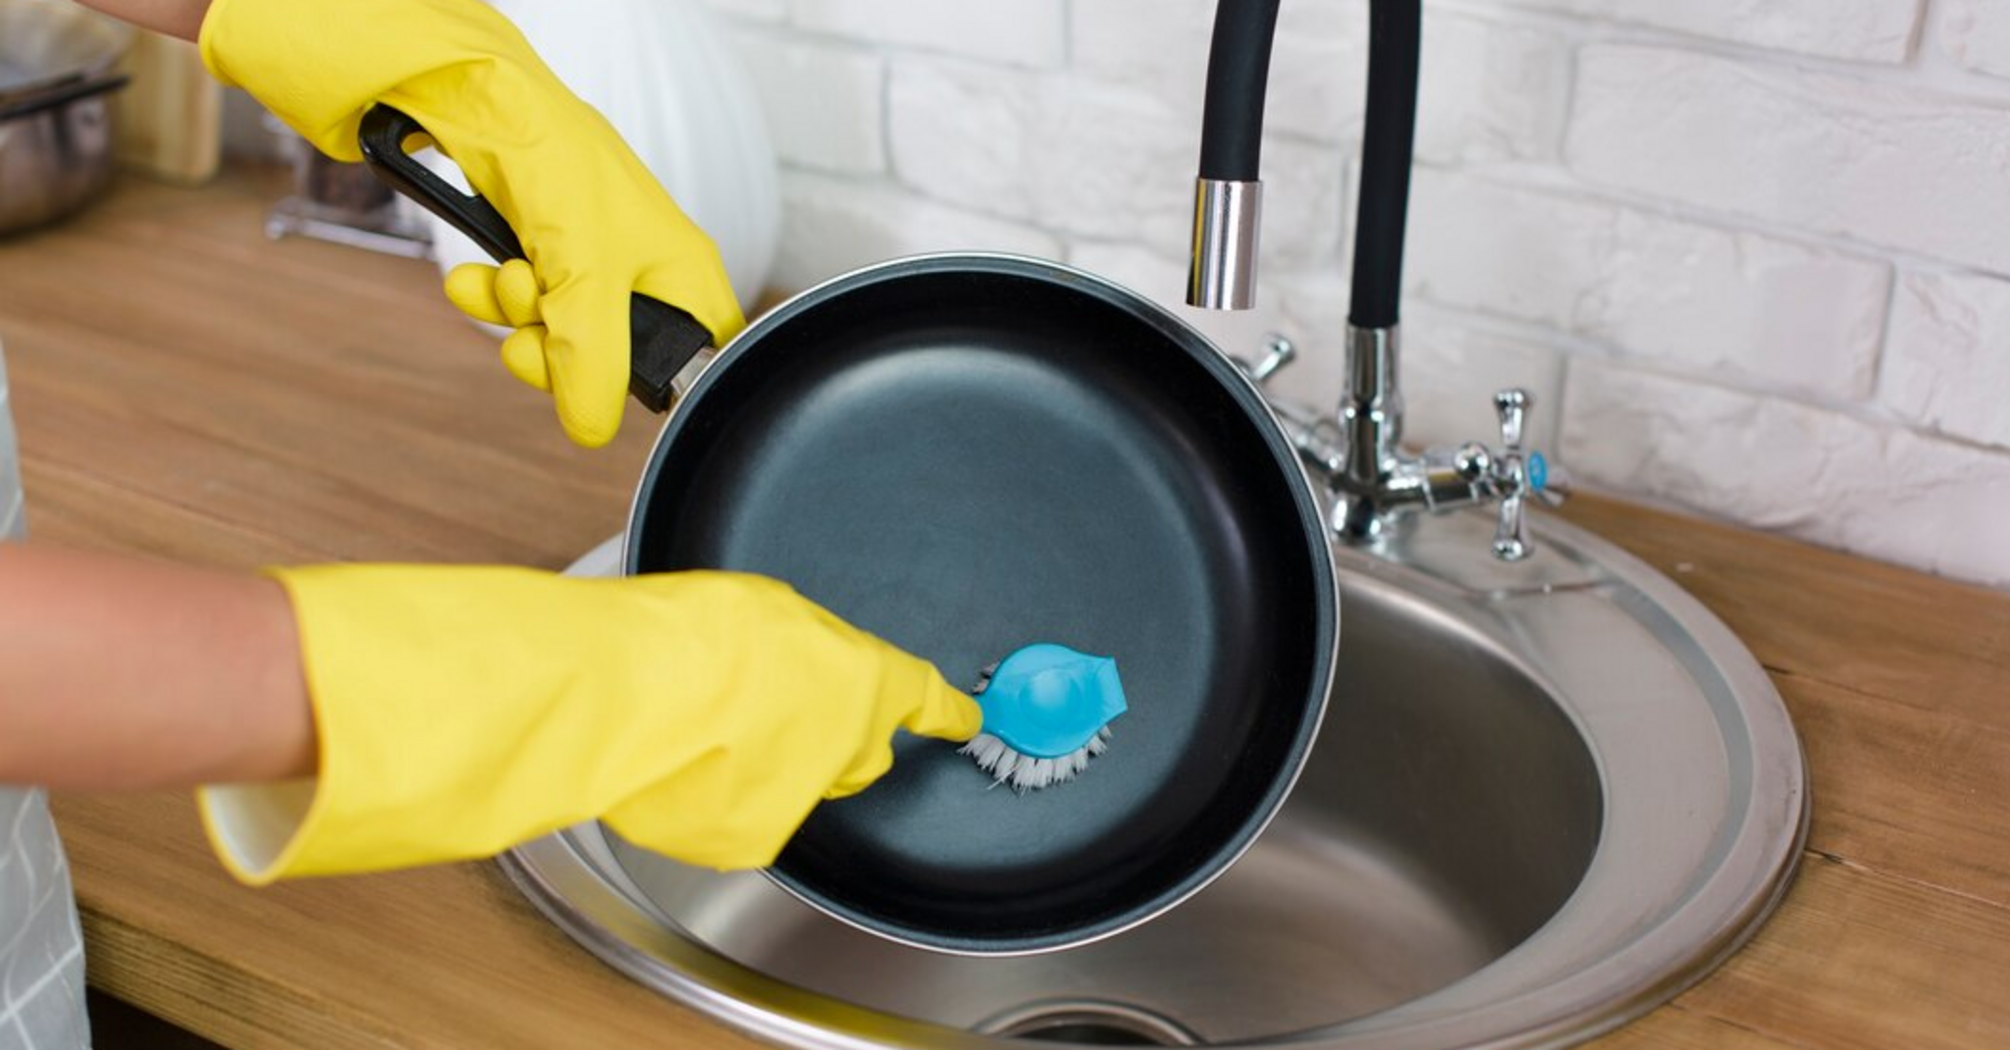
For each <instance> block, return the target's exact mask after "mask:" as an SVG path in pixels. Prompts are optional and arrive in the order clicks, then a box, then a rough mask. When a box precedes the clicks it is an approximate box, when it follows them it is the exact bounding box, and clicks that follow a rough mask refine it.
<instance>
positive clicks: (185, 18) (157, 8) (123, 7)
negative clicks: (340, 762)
mask: <svg viewBox="0 0 2010 1050" xmlns="http://www.w3.org/2000/svg"><path fill="white" fill-rule="evenodd" d="M78 2H80V3H82V4H83V5H84V6H86V7H94V8H97V9H98V10H100V11H103V12H104V13H106V14H108V15H111V16H112V17H114V18H122V19H124V20H126V21H128V22H131V23H132V24H134V25H136V26H145V27H146V28H148V29H151V30H154V31H155V32H158V33H166V34H168V35H169V36H178V37H181V38H182V39H183V40H194V39H195V36H196V33H197V32H199V31H200V30H201V29H202V16H203V14H204V13H205V12H207V11H208V10H209V0H78Z"/></svg>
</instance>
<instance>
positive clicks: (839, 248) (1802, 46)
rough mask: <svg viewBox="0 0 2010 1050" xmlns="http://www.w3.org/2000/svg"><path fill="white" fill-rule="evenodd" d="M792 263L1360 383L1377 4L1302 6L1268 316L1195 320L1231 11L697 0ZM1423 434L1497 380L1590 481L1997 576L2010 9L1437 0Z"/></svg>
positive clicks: (1427, 100)
mask: <svg viewBox="0 0 2010 1050" xmlns="http://www.w3.org/2000/svg"><path fill="white" fill-rule="evenodd" d="M710 2H711V3H712V4H713V5H714V6H715V7H717V8H718V9H719V10H720V11H721V12H722V13H724V14H725V15H726V16H727V18H728V20H729V21H731V22H733V23H735V24H736V25H737V26H738V27H739V29H740V30H741V32H740V33H739V40H740V42H741V43H742V45H743V50H744V53H745V54H746V57H747V60H748V63H749V65H750V66H752V67H753V68H754V71H755V76H756V80H757V83H758V84H759V85H760V89H761V92H762V98H763V101H764V103H765V104H766V105H767V107H768V110H769V119H770V121H771V123H772V125H773V131H774V137H775V140H776V143H777V147H778V149H779V150H780V153H781V156H782V158H783V160H784V163H785V167H786V168H787V169H788V170H787V171H786V172H785V178H784V182H783V186H784V192H785V195H786V200H787V206H788V225H787V229H786V231H785V238H786V243H785V245H784V250H783V258H782V261H781V264H780V274H779V276H778V278H777V280H778V282H779V283H781V284H782V285H784V286H787V287H802V286H805V285H808V284H811V283H814V282H816V281H819V280H821V279H823V278H825V277H828V276H831V275H834V274H836V273H838V272H842V271H843V270H846V269H849V268H852V267H854V266H857V265H860V264H863V263H867V262H871V261H876V260H879V259H884V258H888V257H891V256H895V255H901V254H907V253H910V252H915V251H927V250H938V249H956V248H990V249H1000V250H1008V251H1018V252H1026V253H1030V254H1034V255H1040V256H1047V257H1053V258H1060V259H1065V260H1067V261H1069V262H1070V263H1072V264H1074V265H1076V266H1080V267H1082V268H1084V269H1087V270H1090V271H1092V272H1095V273H1098V274H1101V275H1104V276H1107V277H1109V278H1111V279H1113V280H1117V281H1118V282H1120V283H1123V284H1127V285H1130V286H1132V287H1134V288H1137V289H1138V290H1139V291H1141V292H1143V293H1145V294H1147V295H1149V296H1152V297H1153V298H1155V299H1157V300H1158V301H1160V302H1163V303H1165V304H1167V305H1168V307H1169V308H1172V309H1174V310H1177V311H1178V312H1180V314H1181V316H1183V317H1186V318H1187V319H1188V320H1190V321H1191V322H1192V323H1194V324H1195V325H1196V326H1198V327H1199V328H1200V329H1201V330H1202V331H1204V332H1206V333H1207V334H1208V335H1209V336H1210V337H1211V338H1214V339H1215V340H1216V341H1217V342H1219V343H1221V344H1222V345H1224V346H1225V347H1227V348H1229V349H1231V350H1233V351H1236V352H1239V353H1247V352H1249V351H1250V350H1252V349H1254V348H1255V346H1256V344H1257V342H1258V340H1259V339H1260V338H1261V337H1262V335H1263V333H1264V332H1266V331H1268V330H1272V329H1281V330H1283V331H1286V332H1288V333H1289V334H1291V335H1292V336H1293V337H1294V338H1295V339H1297V341H1298V342H1299V344H1300V345H1301V347H1302V348H1303V349H1304V350H1305V357H1304V359H1303V362H1302V363H1301V364H1300V365H1298V366H1296V368H1294V369H1293V370H1291V371H1288V372H1286V373H1285V374H1284V375H1283V376H1281V377H1280V378H1279V380H1278V382H1277V385H1278V386H1279V387H1280V388H1281V389H1283V390H1284V391H1285V392H1287V393H1289V394H1290V395H1292V396H1295V397H1298V398H1300V399H1302V400H1306V401H1309V402H1315V403H1330V402H1331V401H1332V400H1333V399H1334V398H1335V397H1336V396H1337V395H1338V393H1339V390H1340V385H1341V382H1342V376H1341V362H1340V358H1339V348H1340V339H1341V333H1342V328H1343V325H1344V320H1345V316H1346V309H1347V301H1346V300H1347V264H1348V259H1347V255H1348V251H1347V239H1346V233H1347V228H1348V226H1349V224H1350V223H1349V219H1350V218H1351V216H1350V215H1349V214H1348V209H1349V208H1351V204H1350V203H1349V198H1350V192H1351V191H1350V187H1349V183H1350V182H1351V172H1352V165H1353V162H1354V158H1355V156H1356V153H1357V151H1358V146H1359V144H1358V137H1359V132H1360V125H1361V98H1360V95H1361V82H1362V77H1363V74H1364V70H1365V61H1366V32H1365V28H1366V26H1365V14H1366V5H1365V0H1284V5H1283V13H1282V21H1281V25H1280V33H1279V40H1278V46H1277V50H1276V54H1275V55H1274V56H1273V60H1272V73H1271V84H1270V91H1269V103H1270V104H1269V112H1268V116H1267V120H1266V125H1265V146H1264V162H1265V172H1264V176H1265V181H1266V183H1268V185H1267V187H1266V190H1265V212H1266V214H1265V229H1264V237H1265V240H1264V250H1263V263H1262V265H1263V281H1262V285H1261V288H1260V289H1259V294H1258V299H1259V302H1258V309H1256V310H1255V311H1252V312H1251V313H1249V314H1236V315H1224V314H1204V313H1200V312H1198V311H1191V310H1187V309H1186V308H1184V307H1181V306H1178V305H1177V303H1178V299H1179V296H1180V294H1181V285H1182V282H1183V280H1184V275H1185V263H1184V256H1185V250H1186V249H1185V238H1186V235H1187V225H1188V222H1189V215H1188V209H1189V208H1190V193H1191V189H1190V187H1191V179H1192V177H1193V169H1194V161H1195V154H1196V151H1197V148H1198V142H1199V134H1198V132H1199V122H1200V98H1201V88H1202V84H1203V82H1204V77H1205V71H1206V53H1207V40H1208V35H1209V32H1210V29H1211V26H1212V20H1213V3H1212V2H1211V0H710ZM1425 3H1426V15H1425V48H1426V50H1425V55H1424V62H1423V68H1424V87H1423V98H1422V102H1421V118H1420V127H1419V131H1418V151H1417V152H1418V160H1419V175H1418V180H1417V186H1416V195H1415V201H1414V203H1413V207H1412V218H1413V222H1412V234H1411V244H1410V259H1409V265H1408V272H1407V275H1406V276H1407V288H1408V298H1407V303H1406V326H1405V333H1404V336H1405V344H1406V353H1405V357H1404V370H1403V380H1404V386H1405V391H1406V394H1407V395H1408V400H1409V416H1408V418H1407V433H1408V436H1409V437H1411V438H1412V439H1414V440H1415V441H1417V442H1418V443H1440V442H1451V441H1457V440H1462V439H1465V438H1471V437H1485V436H1487V435H1488V434H1490V433H1491V432H1492V429H1493V425H1492V413H1491V410H1490V408H1489V406H1488V403H1487V395H1488V393H1489V392H1490V391H1492V390H1493V389H1495V388H1497V387H1499V386H1503V385H1507V384H1510V383H1513V384H1517V385H1521V386H1525V387H1528V388H1530V389H1531V390H1532V391H1534V393H1535V394H1536V398H1537V409H1536V412H1535V415H1534V417H1533V422H1532V426H1533V430H1534V435H1535V438H1536V440H1537V441H1538V442H1539V443H1543V444H1550V445H1553V446H1556V447H1557V448H1558V450H1559V452H1560V454H1561V456H1560V458H1562V459H1563V460H1565V461H1567V462H1568V463H1569V464H1570V465H1571V466H1572V467H1573V468H1575V473H1576V474H1577V475H1578V476H1579V477H1580V478H1582V479H1584V481H1585V482H1586V484H1587V486H1588V487H1592V488H1597V489H1602V490H1606V491H1611V492H1615V493H1619V494H1623V495H1631V496H1636V497H1640V498H1644V499H1650V500H1655V501H1660V502H1665V503H1671V504H1675V505H1679V506H1681V507H1684V508H1686V509H1689V510H1691V511H1694V512H1697V513H1702V514H1705V515H1711V516H1716V517H1720V518H1725V519H1728V520H1732V521H1737V522H1742V523H1745V524H1749V525H1753V526H1757V527H1761V528H1768V529H1777V530H1781V531H1785V532H1788V533H1791V534H1793V535H1796V536H1801V537H1804V538H1807V539H1810V540H1813V541H1816V542H1820V543H1826V544H1832V545H1835V546H1839V547H1842V548H1845V549H1848V550H1852V551H1856V552H1860V553H1863V554H1867V555H1871V556H1874V557H1880V558H1885V559H1889V560H1893V561H1898V562H1901V563H1904V564H1909V565H1913V566H1917V567H1920V568H1923V569H1928V570H1931V571H1935V572H1942V573H1946V574H1949V575H1952V576H1957V577H1961V578H1965V579H1971V580H1977V581H1982V582H1986V583H1989V584H1992V585H1997V586H2010V554H2006V553H2005V552H2006V551H2010V546H2006V545H2004V544H2002V543H2001V542H2000V541H1996V540H1995V537H1996V536H1997V535H1998V534H2001V533H2003V532H2004V531H2005V530H2006V529H2010V410H2005V409H2004V408H2002V407H2000V406H2003V405H2005V404H2006V403H2010V0H1425Z"/></svg>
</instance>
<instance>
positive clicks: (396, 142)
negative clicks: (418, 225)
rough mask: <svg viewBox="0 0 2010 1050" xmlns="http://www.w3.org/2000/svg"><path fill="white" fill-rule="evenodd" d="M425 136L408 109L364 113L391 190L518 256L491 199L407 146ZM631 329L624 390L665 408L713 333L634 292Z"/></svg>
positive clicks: (368, 142)
mask: <svg viewBox="0 0 2010 1050" xmlns="http://www.w3.org/2000/svg"><path fill="white" fill-rule="evenodd" d="M426 134H427V131H426V129H425V127H424V126H423V125H421V124H420V123H419V122H418V121H417V120H414V119H412V117H411V116H410V115H409V114H407V113H405V112H403V111H401V110H397V109H393V108H392V107H390V106H386V105H382V104H379V105H376V106H372V107H371V108H370V111H369V112H368V113H365V114H363V126H362V129H361V132H360V133H359V135H358V140H359V145H360V146H361V147H362V149H363V159H364V160H365V161H366V162H368V163H369V165H370V170H371V171H374V172H376V173H377V177H378V178H380V179H383V180H384V181H385V182H386V183H389V184H390V186H391V187H392V188H393V189H395V190H397V191H398V192H399V193H402V194H404V195H405V196H407V197H410V198H412V199H413V200H415V201H418V202H419V203H420V204H422V205H424V206H425V208H426V210H427V211H430V212H432V213H433V214H435V215H437V216H439V217H440V218H442V219H445V220H446V221H447V222H448V223H449V224H450V225H452V226H453V227H454V228H455V229H457V230H459V231H461V232H462V233H465V234H467V235H468V236H469V237H471V238H473V239H474V242H475V243H476V244H478V245H480V246H481V248H482V250H483V251H485V252H487V253H489V255H490V256H492V257H493V258H494V259H495V260H496V261H497V262H503V261H506V260H509V259H521V258H523V257H524V253H523V242H521V241H519V240H517V236H516V231H515V230H512V229H510V226H509V223H508V222H507V221H505V220H504V219H503V217H502V213H501V212H498V211H496V209H495V205H493V204H490V203H489V202H488V201H487V200H485V199H483V198H482V196H481V194H479V193H462V192H460V191H459V190H456V189H454V188H453V187H452V186H450V185H448V184H447V181H446V180H445V179H442V178H440V177H439V176H438V175H435V174H433V173H432V171H431V170H430V169H428V168H427V167H426V166H425V165H423V164H421V163H419V162H418V161H417V160H414V159H413V158H412V155H411V154H409V153H406V152H405V141H406V140H407V139H410V138H411V137H413V136H414V135H426ZM628 335H629V357H628V365H629V371H628V393H629V394H630V395H632V396H633V397H634V398H635V400H637V401H639V402H641V403H642V405H643V407H644V408H647V409H648V410H649V411H651V412H667V411H669V409H670V401H671V399H672V396H673V390H672V387H671V381H672V380H674V379H676V378H677V373H679V372H681V371H683V370H684V366H685V365H687V364H689V363H691V359H692V358H693V357H696V356H697V354H698V351H700V350H703V349H704V348H706V347H708V346H710V345H712V333H711V332H710V331H709V330H708V329H706V327H705V326H704V325H702V324H699V323H698V319H697V318H695V317H692V316H691V315H690V314H688V313H685V312H684V311H682V310H679V309H678V308H676V307H674V306H671V305H669V304H668V303H663V302H658V301H657V300H655V299H651V298H650V297H648V296H646V295H643V294H642V293H640V292H637V293H635V295H634V296H633V297H632V298H631V299H630V300H629V303H628Z"/></svg>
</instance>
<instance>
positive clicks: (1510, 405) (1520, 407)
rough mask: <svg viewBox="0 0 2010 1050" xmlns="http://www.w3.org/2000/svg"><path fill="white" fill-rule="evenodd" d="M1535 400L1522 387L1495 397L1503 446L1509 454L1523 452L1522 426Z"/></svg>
mask: <svg viewBox="0 0 2010 1050" xmlns="http://www.w3.org/2000/svg"><path fill="white" fill-rule="evenodd" d="M1534 404H1535V398H1534V396H1532V395H1531V394H1530V393H1529V392H1528V391H1526V390H1523V389H1522V388H1520V387H1509V388H1507V389H1506V390H1503V391H1501V392H1499V393H1497V394H1495V395H1494V414H1495V415H1497V416H1499V417H1500V421H1501V444H1503V445H1506V446H1507V451H1509V452H1520V451H1521V437H1522V424H1523V423H1524V422H1526V421H1527V419H1528V410H1529V408H1530V406H1532V405H1534Z"/></svg>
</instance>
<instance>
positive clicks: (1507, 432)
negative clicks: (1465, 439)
mask: <svg viewBox="0 0 2010 1050" xmlns="http://www.w3.org/2000/svg"><path fill="white" fill-rule="evenodd" d="M1534 404H1535V398H1534V397H1532V396H1531V395H1530V394H1529V392H1528V391H1526V390H1523V389H1521V388H1519V387H1510V388H1508V389H1506V390H1503V391H1501V392H1500V393H1497V394H1495V395H1494V414H1495V415H1497V416H1498V417H1499V418H1500V424H1501V445H1502V446H1503V447H1502V449H1501V453H1500V455H1498V456H1495V457H1494V463H1493V468H1494V469H1493V484H1494V491H1495V492H1496V493H1497V494H1498V495H1499V497H1500V508H1499V509H1500V519H1499V524H1498V525H1497V526H1495V528H1494V556H1495V557H1497V558H1499V559H1501V560H1502V561H1520V560H1521V559H1523V558H1526V557H1528V556H1529V554H1530V552H1532V551H1533V550H1534V549H1535V548H1534V546H1533V545H1532V544H1530V543H1529V541H1528V522H1527V515H1526V513H1525V512H1524V509H1523V508H1524V505H1525V503H1526V501H1527V498H1528V495H1529V494H1530V493H1532V492H1538V491H1540V490H1541V489H1542V487H1543V482H1544V481H1545V480H1546V479H1545V477H1544V475H1545V474H1546V473H1547V471H1548V464H1546V463H1545V462H1544V461H1543V458H1542V453H1540V452H1533V453H1529V454H1528V455H1526V456H1524V455H1523V454H1522V449H1521V441H1522V435H1523V430H1524V426H1525V424H1526V423H1527V422H1528V410H1529V408H1530V407H1532V406H1533V405H1534Z"/></svg>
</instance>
